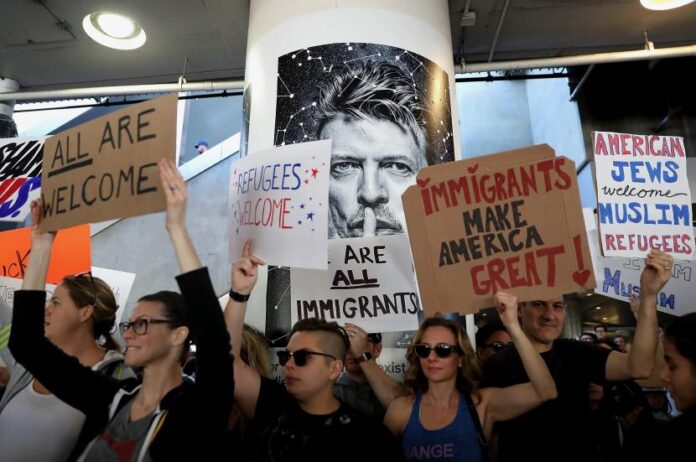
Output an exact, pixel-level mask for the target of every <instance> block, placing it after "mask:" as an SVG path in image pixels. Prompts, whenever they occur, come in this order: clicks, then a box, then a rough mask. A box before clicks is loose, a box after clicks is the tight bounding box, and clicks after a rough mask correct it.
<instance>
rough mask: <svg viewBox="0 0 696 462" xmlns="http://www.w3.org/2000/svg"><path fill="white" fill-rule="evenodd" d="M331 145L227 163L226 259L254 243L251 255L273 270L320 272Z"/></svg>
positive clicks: (287, 148) (324, 256) (281, 149)
mask: <svg viewBox="0 0 696 462" xmlns="http://www.w3.org/2000/svg"><path fill="white" fill-rule="evenodd" d="M330 158H331V141H330V140H322V141H314V142H311V143H298V144H291V145H286V146H282V147H278V148H272V149H268V150H266V151H261V152H257V153H254V154H251V155H249V156H247V157H244V158H242V159H240V160H238V161H237V162H235V163H233V164H232V173H231V177H230V201H229V204H230V206H229V207H230V210H229V226H230V256H231V258H232V261H237V260H238V259H239V258H240V257H241V251H242V243H243V242H244V241H245V240H246V239H248V238H253V239H254V254H255V255H257V256H259V257H261V258H263V259H264V260H265V261H266V263H268V264H270V265H278V266H292V267H299V268H315V269H325V268H326V261H327V241H328V236H327V233H326V229H327V221H328V217H327V214H328V201H329V169H330V167H331V160H330Z"/></svg>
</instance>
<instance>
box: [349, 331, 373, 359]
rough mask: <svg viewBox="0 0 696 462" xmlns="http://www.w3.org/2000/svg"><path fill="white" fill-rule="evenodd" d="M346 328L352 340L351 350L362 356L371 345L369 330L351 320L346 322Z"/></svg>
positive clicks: (354, 354) (356, 355)
mask: <svg viewBox="0 0 696 462" xmlns="http://www.w3.org/2000/svg"><path fill="white" fill-rule="evenodd" d="M345 329H346V334H348V339H349V340H350V352H351V353H352V354H353V356H355V357H356V358H358V357H360V356H362V354H363V353H364V352H366V351H368V347H369V344H368V343H369V342H368V340H367V332H365V331H364V330H363V329H361V328H360V327H358V326H356V325H355V324H351V323H349V322H347V323H346V326H345Z"/></svg>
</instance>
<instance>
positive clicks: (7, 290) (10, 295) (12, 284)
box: [0, 276, 56, 308]
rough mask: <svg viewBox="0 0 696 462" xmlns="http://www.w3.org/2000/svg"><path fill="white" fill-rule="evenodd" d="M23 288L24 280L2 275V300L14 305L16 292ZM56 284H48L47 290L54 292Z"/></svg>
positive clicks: (0, 292)
mask: <svg viewBox="0 0 696 462" xmlns="http://www.w3.org/2000/svg"><path fill="white" fill-rule="evenodd" d="M21 288H22V280H21V279H15V278H8V277H4V276H0V300H2V301H3V302H5V303H7V304H8V305H9V306H10V308H12V307H13V306H14V297H15V292H17V291H18V290H20V289H21ZM55 289H56V286H55V285H53V284H46V291H47V292H49V293H53V291H54V290H55Z"/></svg>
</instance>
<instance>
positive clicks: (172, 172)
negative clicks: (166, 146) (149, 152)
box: [157, 159, 188, 230]
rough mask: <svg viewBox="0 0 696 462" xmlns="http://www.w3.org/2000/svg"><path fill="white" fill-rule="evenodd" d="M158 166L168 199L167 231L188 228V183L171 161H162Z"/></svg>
mask: <svg viewBox="0 0 696 462" xmlns="http://www.w3.org/2000/svg"><path fill="white" fill-rule="evenodd" d="M157 166H158V168H159V174H160V180H161V181H162V189H164V195H165V196H166V198H167V221H166V225H167V229H168V230H171V229H172V228H175V227H180V228H183V227H185V226H186V204H187V202H188V192H187V190H186V182H185V181H184V179H183V178H182V177H181V174H180V173H179V169H177V168H176V165H174V162H172V161H171V160H169V159H160V160H159V162H158V163H157Z"/></svg>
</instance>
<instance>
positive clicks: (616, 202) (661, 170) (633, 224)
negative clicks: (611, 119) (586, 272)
mask: <svg viewBox="0 0 696 462" xmlns="http://www.w3.org/2000/svg"><path fill="white" fill-rule="evenodd" d="M593 150H594V160H595V175H596V178H597V209H598V211H599V234H600V242H601V248H602V253H603V254H604V255H605V256H608V257H645V256H646V255H647V254H648V253H649V252H650V250H652V249H656V250H661V251H663V252H666V253H668V254H670V255H672V256H673V257H674V258H675V259H677V260H691V259H693V257H694V249H695V248H696V246H694V232H693V228H692V226H693V225H692V216H691V214H692V210H691V192H690V191H689V181H688V179H687V176H686V151H685V149H684V140H683V139H682V138H680V137H678V136H657V135H629V134H625V133H610V132H595V133H594V137H593Z"/></svg>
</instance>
